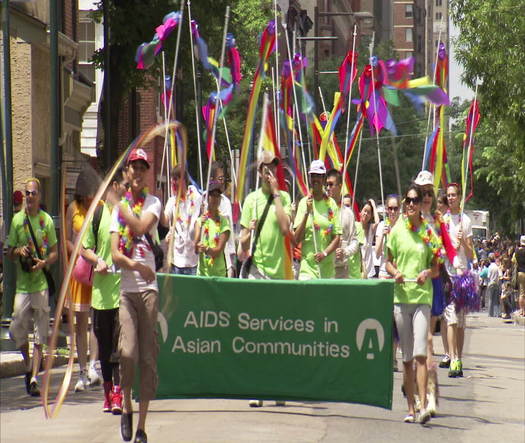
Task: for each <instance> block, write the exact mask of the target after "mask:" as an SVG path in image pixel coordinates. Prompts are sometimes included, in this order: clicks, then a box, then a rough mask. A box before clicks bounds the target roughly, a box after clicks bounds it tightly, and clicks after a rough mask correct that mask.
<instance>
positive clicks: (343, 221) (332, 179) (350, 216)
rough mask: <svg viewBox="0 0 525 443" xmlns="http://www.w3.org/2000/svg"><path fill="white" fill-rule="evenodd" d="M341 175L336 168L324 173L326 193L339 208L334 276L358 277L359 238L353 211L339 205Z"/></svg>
mask: <svg viewBox="0 0 525 443" xmlns="http://www.w3.org/2000/svg"><path fill="white" fill-rule="evenodd" d="M342 186H343V176H342V175H341V173H340V172H339V171H338V170H336V169H331V170H330V171H328V174H327V175H326V189H327V191H328V195H329V196H330V197H331V198H333V199H334V201H335V203H336V205H337V206H338V207H339V208H340V209H339V219H340V225H341V231H342V233H341V244H340V245H339V247H338V248H337V249H336V250H335V278H359V277H360V274H361V256H360V253H359V252H360V251H359V240H357V236H356V229H355V217H354V212H353V211H352V209H351V208H350V207H349V206H345V205H344V203H343V205H341V188H342Z"/></svg>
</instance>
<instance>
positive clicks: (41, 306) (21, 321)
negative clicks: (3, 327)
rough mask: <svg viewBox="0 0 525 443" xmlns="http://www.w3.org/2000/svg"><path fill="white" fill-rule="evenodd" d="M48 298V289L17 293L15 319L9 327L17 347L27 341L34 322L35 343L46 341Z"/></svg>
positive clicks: (47, 331)
mask: <svg viewBox="0 0 525 443" xmlns="http://www.w3.org/2000/svg"><path fill="white" fill-rule="evenodd" d="M48 298H49V297H48V290H47V289H44V290H43V291H40V292H31V293H18V294H16V295H15V303H14V307H13V320H12V321H11V326H10V327H9V334H10V335H11V338H12V339H13V340H14V341H15V343H16V347H17V348H20V347H21V346H22V345H24V344H25V343H27V341H28V335H29V333H30V332H31V326H32V323H33V324H34V325H33V326H34V335H35V344H37V345H42V344H45V343H46V341H47V336H48V334H49V301H48Z"/></svg>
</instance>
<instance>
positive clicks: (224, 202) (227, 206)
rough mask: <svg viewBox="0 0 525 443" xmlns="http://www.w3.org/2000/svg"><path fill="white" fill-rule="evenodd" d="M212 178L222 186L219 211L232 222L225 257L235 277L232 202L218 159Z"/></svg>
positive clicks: (230, 272) (213, 166) (231, 275)
mask: <svg viewBox="0 0 525 443" xmlns="http://www.w3.org/2000/svg"><path fill="white" fill-rule="evenodd" d="M210 180H211V181H216V182H218V183H219V185H220V188H221V202H220V204H219V212H220V213H221V215H222V216H224V217H226V218H227V219H228V220H229V222H230V235H229V237H228V241H227V242H226V246H225V248H224V257H225V259H226V269H227V273H228V277H235V257H236V254H235V231H234V225H233V212H232V203H231V201H230V199H229V198H228V197H227V196H226V186H225V183H226V179H225V175H224V168H223V166H222V164H221V163H220V162H218V161H214V162H213V163H212V164H211V173H210Z"/></svg>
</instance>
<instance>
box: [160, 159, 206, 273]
mask: <svg viewBox="0 0 525 443" xmlns="http://www.w3.org/2000/svg"><path fill="white" fill-rule="evenodd" d="M182 174H183V170H182V167H181V166H180V165H178V166H175V167H174V168H173V170H172V171H171V188H172V192H173V196H171V197H170V198H169V199H168V201H167V202H166V208H165V209H164V214H165V216H166V218H167V220H169V222H170V224H172V225H173V224H174V225H175V226H174V227H173V229H172V230H170V232H173V235H174V238H173V258H172V260H173V263H170V264H169V265H170V266H171V268H170V272H171V273H172V274H181V275H195V274H197V261H198V256H197V254H196V253H195V242H194V239H195V224H196V223H197V219H198V218H199V213H200V210H201V204H202V196H201V195H200V194H199V191H198V190H197V188H196V187H195V186H193V185H189V186H186V182H187V177H186V176H183V175H182ZM179 188H181V189H180V200H179V206H178V208H177V214H174V212H175V208H176V206H177V195H178V193H179ZM163 223H164V222H163Z"/></svg>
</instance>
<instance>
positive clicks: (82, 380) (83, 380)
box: [75, 371, 89, 392]
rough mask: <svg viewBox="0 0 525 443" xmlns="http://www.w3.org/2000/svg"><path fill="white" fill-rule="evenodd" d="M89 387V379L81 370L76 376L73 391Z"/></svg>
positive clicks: (80, 390)
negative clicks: (76, 379)
mask: <svg viewBox="0 0 525 443" xmlns="http://www.w3.org/2000/svg"><path fill="white" fill-rule="evenodd" d="M88 387H89V380H88V378H87V376H86V373H85V372H83V371H81V372H80V374H79V376H78V381H77V384H76V385H75V392H82V391H85V390H86V389H87V388H88Z"/></svg>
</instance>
